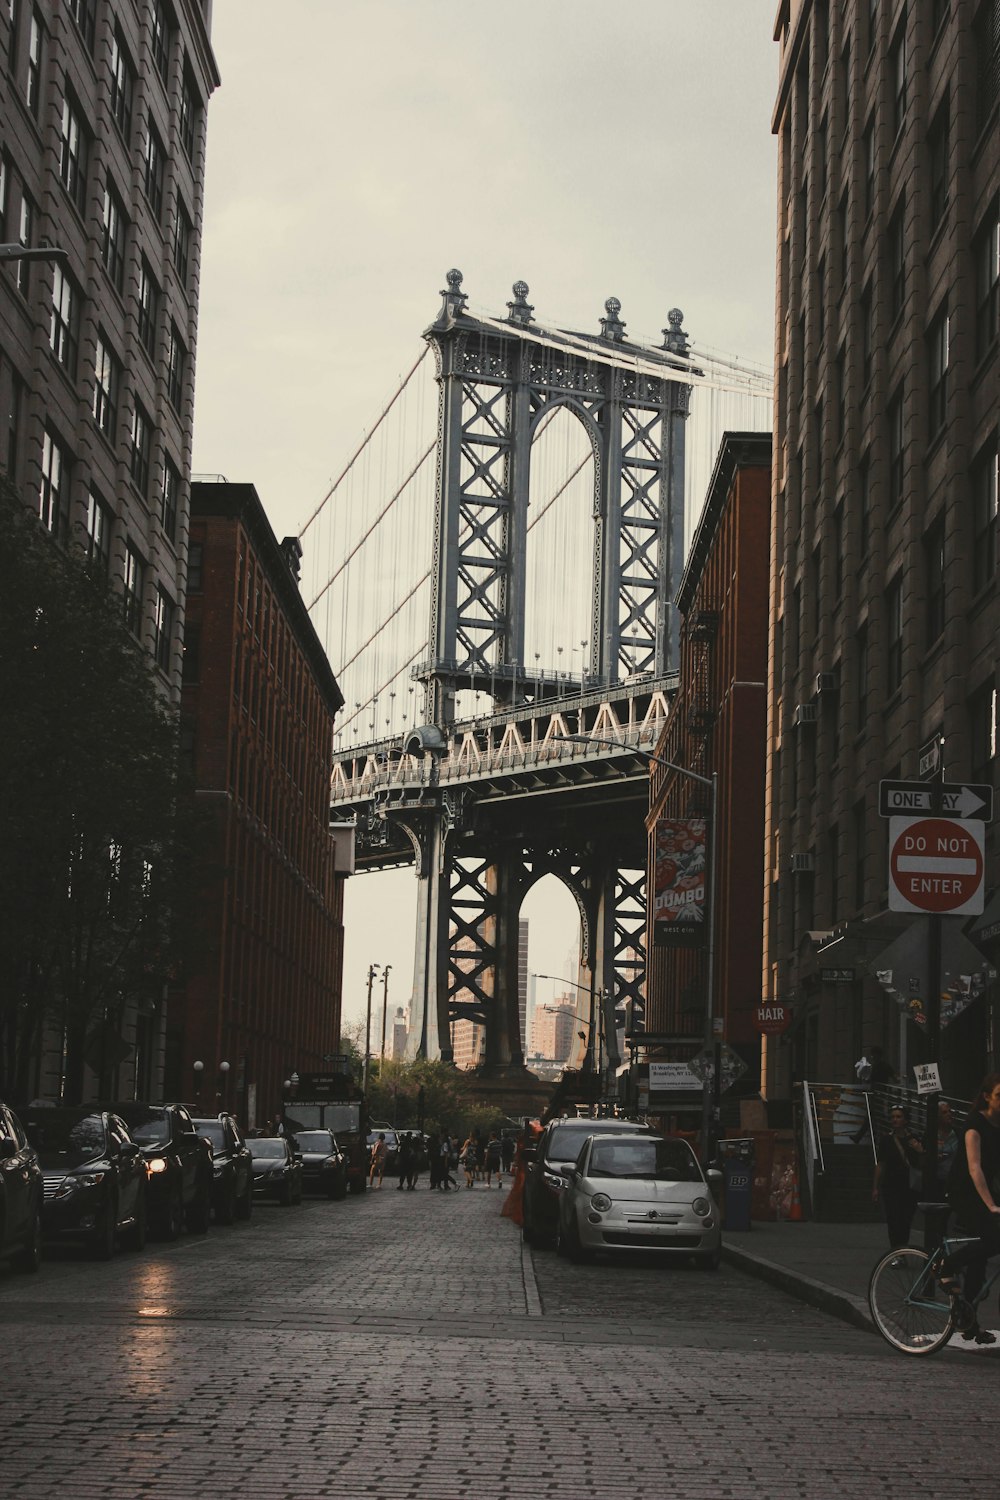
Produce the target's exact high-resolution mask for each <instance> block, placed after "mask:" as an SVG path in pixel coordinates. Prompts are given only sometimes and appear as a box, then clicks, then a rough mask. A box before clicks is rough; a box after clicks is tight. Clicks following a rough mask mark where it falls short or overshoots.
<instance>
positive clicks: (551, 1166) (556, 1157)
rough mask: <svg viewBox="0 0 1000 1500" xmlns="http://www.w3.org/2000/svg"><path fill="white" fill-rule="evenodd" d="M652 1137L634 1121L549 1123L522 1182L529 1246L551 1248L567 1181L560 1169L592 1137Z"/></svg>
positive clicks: (581, 1120)
mask: <svg viewBox="0 0 1000 1500" xmlns="http://www.w3.org/2000/svg"><path fill="white" fill-rule="evenodd" d="M636 1133H639V1134H647V1133H648V1134H652V1132H651V1131H650V1130H649V1127H648V1126H646V1125H638V1124H637V1123H636V1122H635V1120H610V1119H609V1120H583V1119H558V1120H550V1121H549V1123H548V1125H546V1127H545V1129H544V1130H543V1131H542V1134H541V1136H540V1137H539V1139H538V1144H537V1147H536V1150H535V1157H534V1160H533V1161H532V1162H531V1163H530V1165H529V1167H528V1172H527V1176H526V1178H525V1183H524V1226H523V1229H522V1233H523V1235H524V1238H525V1240H526V1241H527V1242H528V1244H529V1245H554V1244H555V1242H556V1229H557V1226H558V1223H559V1195H560V1193H562V1192H563V1191H564V1190H565V1187H566V1178H565V1177H564V1176H563V1175H562V1172H561V1170H560V1169H561V1168H562V1167H565V1166H568V1165H569V1164H570V1163H572V1162H575V1161H576V1159H577V1157H578V1156H579V1155H580V1149H581V1147H582V1146H583V1143H584V1141H585V1140H586V1139H587V1138H588V1136H591V1135H635V1134H636Z"/></svg>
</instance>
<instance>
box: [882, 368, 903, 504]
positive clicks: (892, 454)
mask: <svg viewBox="0 0 1000 1500" xmlns="http://www.w3.org/2000/svg"><path fill="white" fill-rule="evenodd" d="M886 425H887V428H888V437H889V509H890V511H893V510H895V509H896V506H897V505H901V504H902V500H903V477H904V459H905V456H906V447H905V442H904V434H903V387H902V386H900V388H899V390H898V391H897V392H896V394H895V395H894V396H893V398H892V400H891V401H890V402H889V409H888V411H887V412H886Z"/></svg>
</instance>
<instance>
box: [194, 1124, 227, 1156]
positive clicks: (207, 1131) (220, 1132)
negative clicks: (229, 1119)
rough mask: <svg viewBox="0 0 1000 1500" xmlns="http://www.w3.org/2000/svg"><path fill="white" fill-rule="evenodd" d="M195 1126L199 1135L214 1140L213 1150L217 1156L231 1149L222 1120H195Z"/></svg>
mask: <svg viewBox="0 0 1000 1500" xmlns="http://www.w3.org/2000/svg"><path fill="white" fill-rule="evenodd" d="M194 1128H195V1130H197V1132H198V1134H199V1135H203V1136H206V1137H207V1139H208V1140H210V1141H211V1142H212V1150H213V1151H214V1152H215V1154H216V1156H218V1155H220V1153H221V1152H223V1151H228V1150H229V1142H228V1141H227V1140H226V1130H225V1126H224V1125H223V1123H222V1121H221V1120H195V1122H194Z"/></svg>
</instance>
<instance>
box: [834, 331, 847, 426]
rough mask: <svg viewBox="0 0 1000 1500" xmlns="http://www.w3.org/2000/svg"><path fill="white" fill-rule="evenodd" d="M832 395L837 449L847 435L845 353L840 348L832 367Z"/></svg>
mask: <svg viewBox="0 0 1000 1500" xmlns="http://www.w3.org/2000/svg"><path fill="white" fill-rule="evenodd" d="M833 388H834V389H833V394H834V401H835V403H836V415H837V433H836V440H837V445H838V447H839V446H840V444H841V443H842V442H843V441H844V437H845V435H846V433H847V352H846V350H845V349H843V348H841V350H840V352H839V353H838V355H837V359H836V363H835V364H834V367H833Z"/></svg>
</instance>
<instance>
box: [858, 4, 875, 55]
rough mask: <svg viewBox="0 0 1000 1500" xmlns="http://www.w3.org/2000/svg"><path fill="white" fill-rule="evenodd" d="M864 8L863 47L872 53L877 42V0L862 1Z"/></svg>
mask: <svg viewBox="0 0 1000 1500" xmlns="http://www.w3.org/2000/svg"><path fill="white" fill-rule="evenodd" d="M862 3H863V6H864V24H865V45H866V47H867V49H868V51H869V52H874V50H875V43H876V42H877V41H878V0H862Z"/></svg>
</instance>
